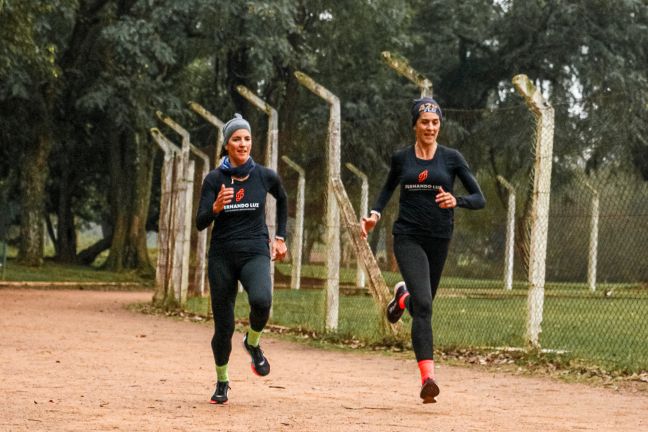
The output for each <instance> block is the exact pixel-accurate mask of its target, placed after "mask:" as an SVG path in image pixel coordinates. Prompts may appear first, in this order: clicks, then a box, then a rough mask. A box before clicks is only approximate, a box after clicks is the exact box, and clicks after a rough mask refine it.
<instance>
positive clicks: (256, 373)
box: [243, 339, 270, 377]
mask: <svg viewBox="0 0 648 432" xmlns="http://www.w3.org/2000/svg"><path fill="white" fill-rule="evenodd" d="M243 349H244V350H245V352H246V353H248V355H249V356H250V360H252V361H251V362H250V369H252V373H253V374H254V375H256V376H258V377H264V376H267V375H270V371H268V373H266V374H265V375H261V374H260V373H259V372H257V370H256V368H255V367H254V358H253V357H252V354H250V352H249V351H248V349H247V346H245V339H243ZM266 361H267V360H266Z"/></svg>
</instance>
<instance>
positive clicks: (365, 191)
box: [344, 162, 369, 288]
mask: <svg viewBox="0 0 648 432" xmlns="http://www.w3.org/2000/svg"><path fill="white" fill-rule="evenodd" d="M344 165H345V166H346V167H347V169H348V170H349V171H351V172H352V173H353V174H355V175H356V177H358V178H359V179H360V182H361V189H360V216H366V215H367V213H368V212H369V179H368V178H367V175H366V174H365V173H363V172H362V171H360V169H358V167H356V166H355V165H353V164H352V163H350V162H347V163H346V164H344ZM356 286H357V287H358V288H364V287H365V270H364V266H363V265H362V259H361V258H360V257H357V265H356Z"/></svg>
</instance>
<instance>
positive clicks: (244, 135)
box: [225, 129, 252, 166]
mask: <svg viewBox="0 0 648 432" xmlns="http://www.w3.org/2000/svg"><path fill="white" fill-rule="evenodd" d="M225 148H226V150H227V155H228V156H229V159H230V162H231V163H232V164H233V165H234V166H239V165H243V164H244V163H245V162H247V160H248V158H249V157H250V150H252V135H250V132H248V130H247V129H239V130H237V131H235V132H234V133H233V134H232V136H231V137H230V139H229V141H228V142H227V146H226V147H225Z"/></svg>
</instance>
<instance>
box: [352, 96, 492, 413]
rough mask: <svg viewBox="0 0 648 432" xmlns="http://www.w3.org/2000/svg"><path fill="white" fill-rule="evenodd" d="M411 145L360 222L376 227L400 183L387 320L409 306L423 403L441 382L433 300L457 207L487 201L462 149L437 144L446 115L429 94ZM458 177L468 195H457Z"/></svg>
mask: <svg viewBox="0 0 648 432" xmlns="http://www.w3.org/2000/svg"><path fill="white" fill-rule="evenodd" d="M411 114H412V127H413V129H414V134H415V136H416V142H415V143H414V145H413V146H409V147H407V148H404V149H401V150H398V151H396V152H395V153H394V154H393V155H392V159H391V167H390V171H389V174H388V176H387V180H386V182H385V185H384V186H383V188H382V191H381V192H380V195H379V196H378V199H377V200H376V202H375V205H374V206H373V208H372V210H371V212H370V216H366V217H363V218H362V220H361V229H362V236H363V237H364V238H366V237H367V234H368V233H369V232H370V231H371V230H372V229H373V228H374V227H375V225H376V224H377V223H378V221H379V220H380V212H381V211H382V210H383V209H384V208H385V206H386V205H387V202H388V201H389V199H390V198H391V195H392V193H393V192H394V189H395V188H396V186H397V185H400V202H399V212H398V219H397V220H396V222H395V223H394V227H393V235H394V255H395V256H396V260H397V262H398V267H399V268H400V272H401V274H402V276H403V279H404V282H399V283H398V284H396V286H395V287H394V298H393V299H392V301H391V302H390V303H389V305H388V306H387V318H388V320H389V321H390V322H392V323H395V322H397V321H398V320H399V319H400V318H401V316H402V315H403V312H404V311H405V309H407V310H408V311H409V313H410V315H411V316H412V347H413V348H414V353H415V355H416V360H417V362H418V365H419V369H420V372H421V383H422V386H421V393H420V396H421V398H422V399H423V403H431V402H436V400H435V398H436V396H437V395H438V394H439V386H438V385H437V383H436V381H435V377H434V357H433V338H432V302H433V300H434V296H435V294H436V291H437V288H438V286H439V281H440V279H441V273H442V271H443V266H444V264H445V260H446V257H447V255H448V246H449V244H450V239H451V237H452V229H453V224H454V216H453V209H454V208H455V207H463V208H467V209H473V210H476V209H480V208H483V207H484V206H485V204H486V200H485V199H484V195H483V194H482V191H481V189H480V188H479V184H478V183H477V180H476V179H475V176H474V175H473V173H472V172H471V171H470V168H469V167H468V164H467V163H466V160H465V159H464V157H463V156H462V155H461V153H459V151H457V150H454V149H450V148H448V147H444V146H442V145H440V144H438V143H437V137H438V135H439V130H440V129H441V122H442V120H443V113H442V111H441V108H440V107H439V104H437V103H436V101H435V100H434V99H432V98H430V97H424V98H421V99H417V100H415V101H414V104H413V105H412V108H411ZM456 177H459V180H461V183H462V184H463V185H464V187H465V188H466V190H467V191H468V195H466V196H462V197H455V196H454V194H453V185H454V180H455V178H456Z"/></svg>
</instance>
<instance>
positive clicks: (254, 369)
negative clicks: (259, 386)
mask: <svg viewBox="0 0 648 432" xmlns="http://www.w3.org/2000/svg"><path fill="white" fill-rule="evenodd" d="M250 369H252V373H254V375H256V376H258V377H264V376H266V375H269V374H270V371H268V373H267V374H265V375H261V374H260V373H259V372H257V370H256V368H255V367H254V362H251V363H250Z"/></svg>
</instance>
